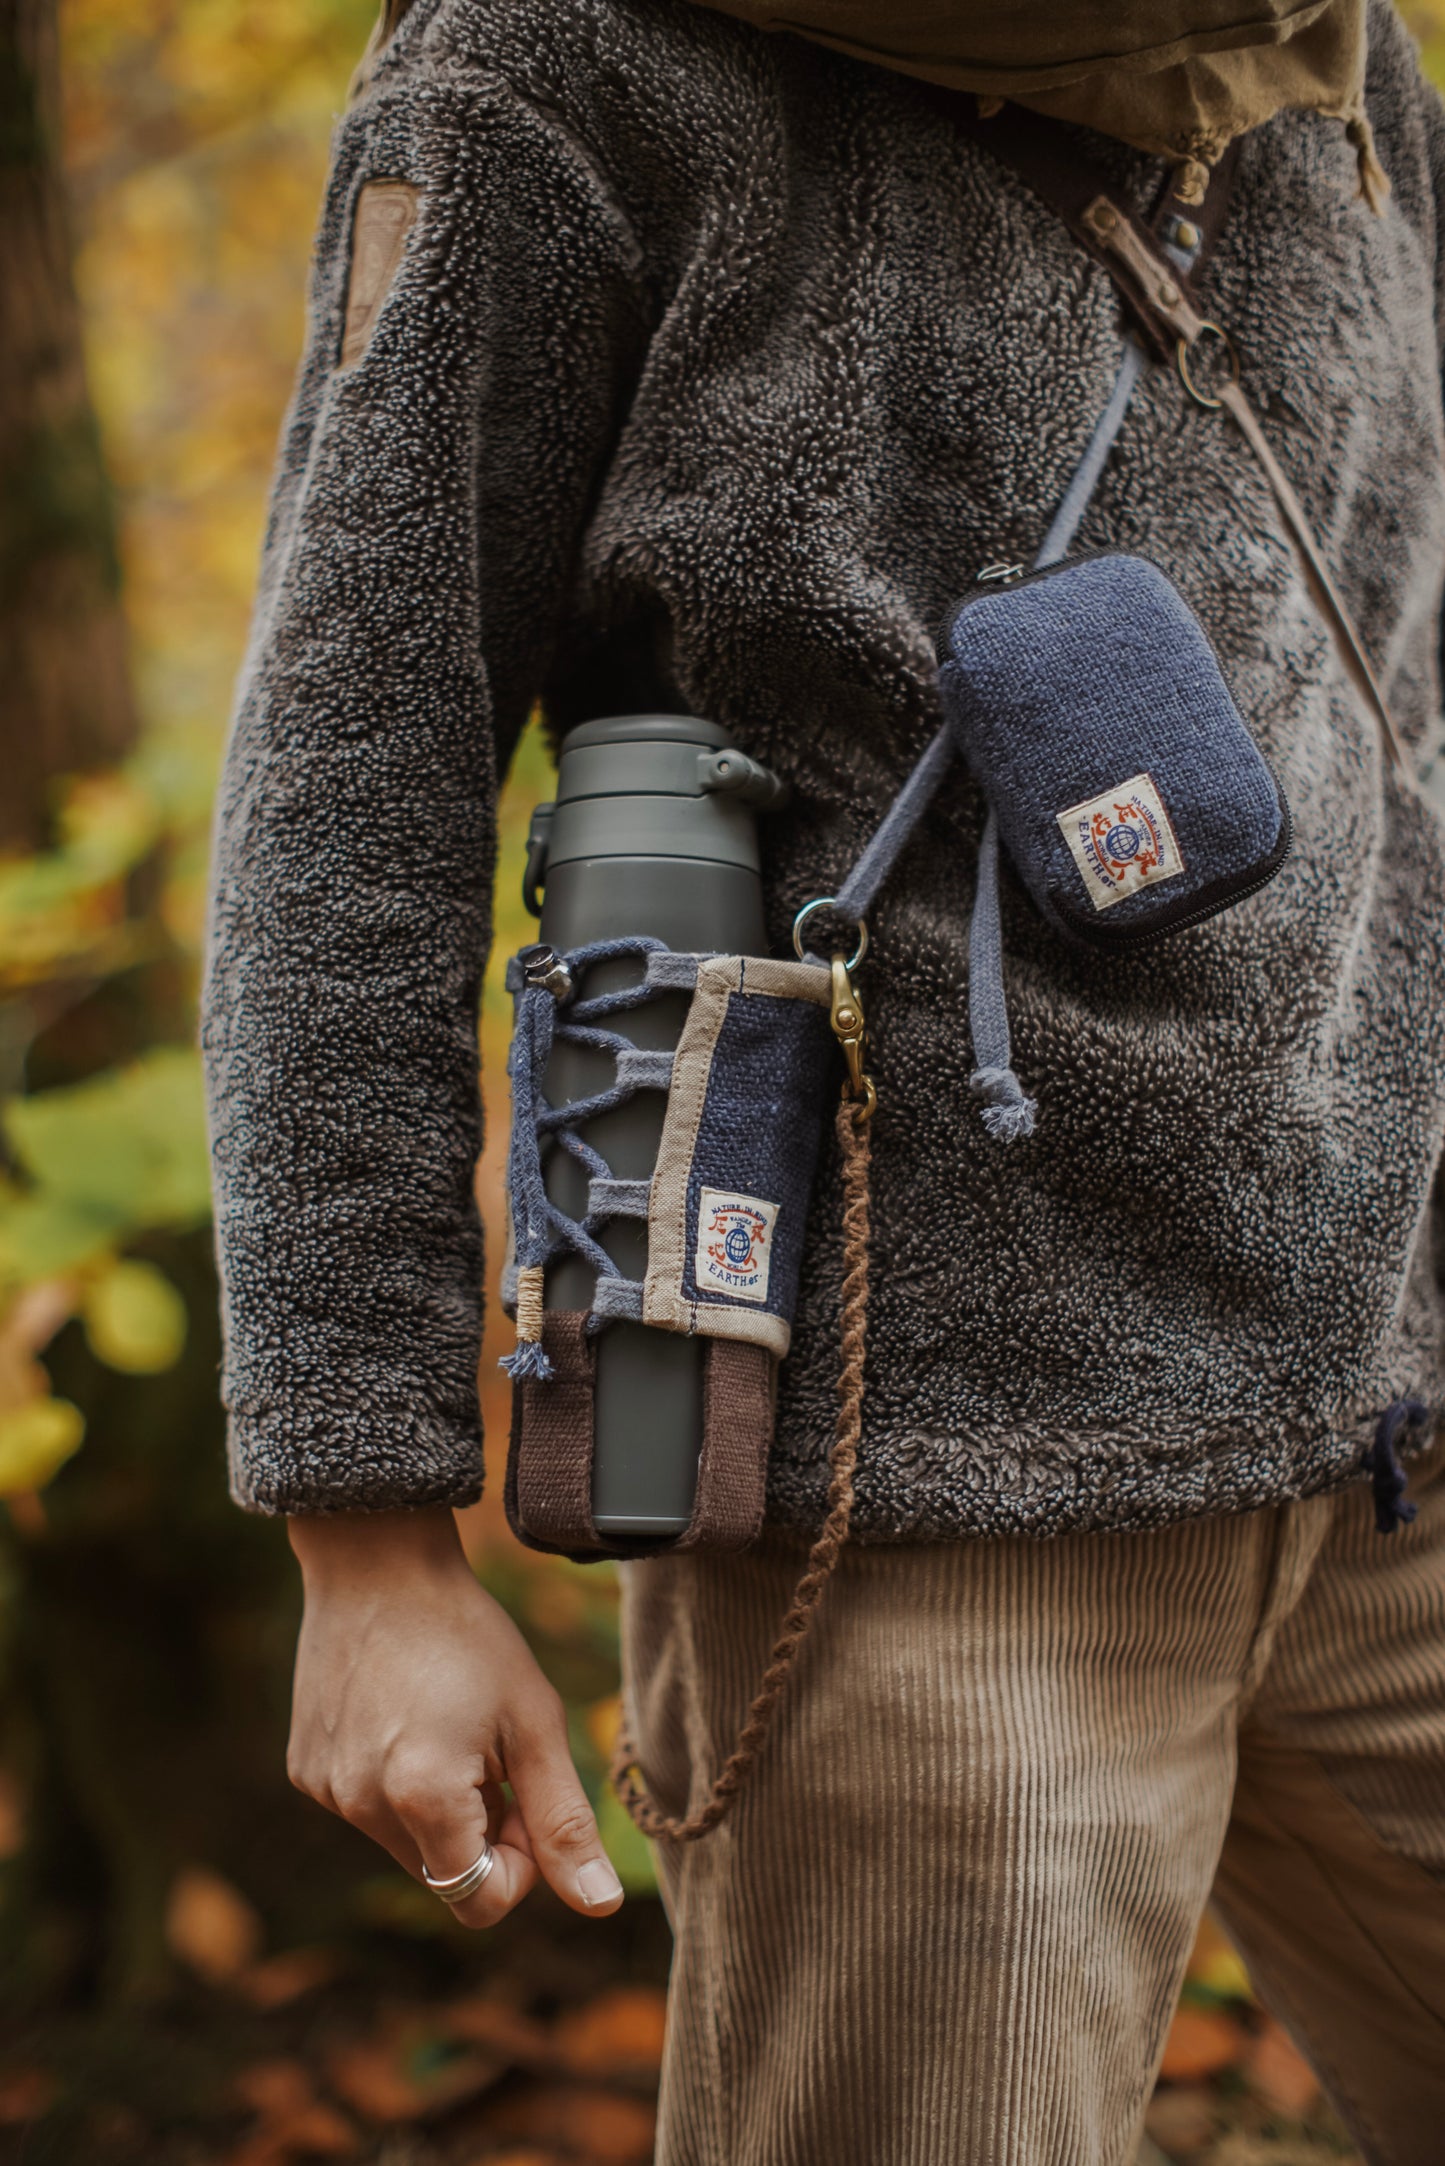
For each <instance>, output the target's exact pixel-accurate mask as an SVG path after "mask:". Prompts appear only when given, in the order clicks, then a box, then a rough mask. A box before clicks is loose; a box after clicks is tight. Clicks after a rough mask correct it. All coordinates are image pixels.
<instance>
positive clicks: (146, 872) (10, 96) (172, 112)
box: [0, 0, 1445, 2166]
mask: <svg viewBox="0 0 1445 2166" xmlns="http://www.w3.org/2000/svg"><path fill="white" fill-rule="evenodd" d="M374 6H375V0H67V4H66V5H65V6H64V8H63V9H62V10H61V12H60V15H59V37H58V40H57V37H56V26H57V17H56V9H55V6H54V5H53V0H0V134H3V140H4V143H5V146H6V156H5V159H4V160H3V161H0V204H3V208H4V225H3V231H4V235H5V239H4V243H3V245H4V246H5V248H6V249H7V251H8V254H7V258H6V278H5V281H4V289H3V294H0V580H3V587H0V751H3V758H4V763H5V770H4V771H5V774H6V797H5V807H6V809H5V821H4V825H3V827H0V1496H3V1497H4V1499H5V1500H6V1507H5V1510H4V1511H3V1513H0V1520H3V1524H0V2007H3V2009H4V2012H5V2022H6V2029H5V2036H4V2040H3V2047H0V2146H3V2144H4V2141H5V2134H4V2132H5V2131H6V2130H9V2131H11V2132H13V2133H14V2134H15V2136H16V2138H17V2141H18V2140H19V2139H20V2136H21V2132H23V2135H24V2142H25V2158H26V2160H27V2162H28V2166H45V2162H48V2161H55V2162H62V2161H65V2162H69V2161H72V2160H77V2159H82V2158H83V2159H85V2160H87V2161H91V2160H96V2161H111V2160H114V2161H116V2162H118V2166H123V2162H126V2161H131V2160H134V2161H137V2162H141V2161H144V2162H146V2166H169V2162H171V2161H175V2162H177V2166H180V2162H182V2161H186V2162H190V2161H197V2160H203V2159H204V2160H207V2161H209V2160H218V2161H219V2160H224V2161H228V2162H229V2166H284V2162H286V2161H291V2160H303V2159H316V2158H331V2157H334V2158H376V2159H382V2158H383V2157H384V2158H385V2159H386V2160H388V2161H390V2162H391V2166H403V2162H411V2166H431V2162H437V2166H443V2162H453V2161H454V2162H455V2166H471V2162H474V2161H475V2162H480V2161H481V2160H483V2159H491V2160H494V2161H509V2162H510V2166H544V2162H546V2161H550V2160H563V2159H570V2160H578V2161H599V2162H607V2161H616V2162H619V2166H623V2162H627V2161H633V2160H637V2161H641V2160H645V2159H646V2158H648V2157H649V2156H650V2155H651V2144H652V2137H651V2131H652V2099H653V2095H654V2092H655V2085H656V2071H657V2066H658V2059H659V2054H660V2050H661V2026H662V1995H661V1987H662V1982H663V1980H664V1977H665V1972H666V1963H667V1935H666V1928H665V1925H664V1922H663V1920H662V1918H661V1915H660V1910H659V1908H658V1905H657V1903H656V1900H655V1897H653V1896H652V1894H651V1892H650V1891H651V1890H652V1888H653V1877H652V1868H651V1861H650V1857H649V1855H648V1852H647V1848H646V1846H645V1845H644V1844H643V1843H642V1841H641V1839H640V1838H639V1837H638V1836H637V1835H636V1834H635V1832H634V1831H633V1829H632V1826H631V1823H630V1822H629V1821H627V1819H626V1818H625V1816H624V1815H623V1814H622V1813H621V1811H620V1809H619V1808H618V1807H617V1806H616V1805H615V1803H613V1802H612V1800H611V1799H610V1796H609V1795H606V1794H604V1793H605V1786H604V1784H603V1781H602V1769H603V1766H604V1763H605V1756H606V1752H607V1748H608V1744H609V1741H610V1737H611V1732H612V1728H613V1725H614V1724H615V1720H616V1698H615V1691H616V1623H615V1588H614V1586H613V1583H612V1579H611V1575H610V1574H609V1573H608V1572H606V1571H605V1570H598V1569H593V1570H588V1571H583V1570H580V1569H578V1568H575V1567H572V1566H569V1565H566V1564H564V1563H559V1562H555V1561H552V1560H547V1559H539V1558H537V1557H534V1556H532V1555H530V1554H529V1553H526V1552H524V1551H522V1550H520V1549H519V1548H518V1547H517V1546H516V1545H515V1544H514V1543H513V1542H512V1541H511V1539H510V1537H509V1536H508V1535H507V1532H506V1529H505V1526H504V1525H503V1523H502V1521H501V1517H500V1512H499V1509H498V1506H497V1504H496V1503H495V1501H490V1500H489V1501H488V1502H487V1503H486V1504H484V1505H483V1506H481V1507H479V1508H478V1509H477V1510H476V1511H475V1512H473V1513H471V1514H468V1515H467V1528H466V1531H467V1538H468V1543H469V1549H470V1552H471V1554H472V1555H473V1558H474V1561H475V1562H476V1565H477V1568H478V1570H479V1571H480V1572H481V1573H482V1575H483V1576H484V1578H485V1579H486V1581H487V1583H488V1584H489V1585H490V1586H491V1587H492V1588H493V1589H494V1591H496V1592H497V1593H498V1595H499V1596H501V1597H502V1598H503V1599H504V1600H505V1601H507V1602H508V1603H509V1605H510V1606H511V1607H512V1608H513V1610H514V1612H515V1613H516V1614H517V1615H518V1616H519V1617H520V1618H521V1620H522V1621H523V1623H524V1624H525V1626H526V1627H527V1629H528V1631H529V1633H530V1634H531V1635H532V1637H533V1639H534V1641H535V1642H536V1644H537V1646H538V1649H539V1652H540V1653H541V1655H542V1658H543V1660H544V1662H545V1664H546V1665H547V1667H548V1669H549V1671H550V1673H551V1674H552V1676H553V1677H554V1678H555V1679H556V1681H557V1683H558V1684H559V1686H560V1687H561V1689H562V1691H563V1692H564V1694H565V1696H566V1699H567V1702H568V1706H569V1709H570V1710H571V1718H572V1735H573V1743H574V1747H575V1749H576V1752H577V1756H578V1760H579V1764H580V1765H581V1767H582V1768H583V1771H584V1775H585V1778H586V1780H587V1782H588V1784H589V1788H590V1789H591V1792H592V1794H593V1796H594V1797H595V1798H596V1799H597V1800H598V1804H599V1810H600V1813H601V1816H602V1823H603V1828H604V1835H605V1837H606V1840H607V1841H608V1844H609V1847H610V1848H611V1850H612V1852H613V1855H614V1857H615V1859H616V1861H617V1863H618V1865H619V1867H620V1869H621V1870H622V1872H623V1876H624V1879H625V1880H626V1881H627V1883H628V1885H629V1887H630V1889H631V1890H632V1891H633V1892H634V1896H635V1898H637V1899H635V1900H634V1901H632V1902H630V1903H629V1904H628V1905H626V1906H624V1910H623V1913H622V1914H621V1915H620V1917H619V1918H618V1919H617V1920H615V1921H611V1922H610V1923H608V1924H607V1925H605V1926H600V1927H599V1926H597V1925H595V1924H594V1925H589V1924H587V1923H585V1922H581V1921H578V1920H576V1919H574V1918H573V1917H572V1916H571V1915H570V1914H569V1913H565V1912H563V1911H562V1909H561V1907H560V1906H559V1905H556V1904H554V1903H551V1901H550V1899H549V1898H547V1897H545V1896H539V1897H538V1898H535V1899H533V1901H531V1902H530V1903H529V1904H528V1905H526V1906H524V1908H523V1912H521V1913H519V1914H518V1915H517V1917H516V1918H514V1919H513V1920H509V1921H508V1922H507V1924H506V1925H505V1926H504V1927H502V1928H500V1929H498V1930H497V1931H496V1932H495V1933H492V1934H489V1935H487V1936H484V1937H483V1938H482V1939H481V1940H480V1941H479V1940H477V1939H474V1938H471V1937H469V1936H467V1935H464V1934H463V1933H461V1932H460V1930H459V1929H457V1928H456V1927H454V1926H453V1925H452V1924H451V1923H450V1922H449V1920H448V1919H447V1917H446V1915H445V1913H444V1912H443V1911H442V1910H441V1908H440V1906H438V1905H437V1904H435V1902H434V1901H433V1900H432V1899H430V1898H429V1897H427V1896H426V1895H425V1894H423V1893H421V1892H419V1891H418V1890H417V1889H416V1888H415V1887H414V1886H413V1884H412V1883H411V1882H410V1881H409V1880H407V1879H406V1878H405V1877H404V1876H403V1875H401V1874H400V1873H398V1872H397V1871H395V1870H393V1869H391V1868H390V1867H389V1866H388V1864H387V1861H386V1860H385V1859H384V1858H383V1857H382V1856H381V1855H380V1854H379V1853H377V1852H375V1851H373V1850H372V1849H371V1848H370V1846H369V1845H367V1844H366V1843H364V1842H363V1841H362V1840H361V1839H360V1838H359V1837H355V1836H353V1835H351V1834H350V1833H349V1832H348V1831H347V1830H345V1829H343V1828H341V1827H340V1826H339V1825H337V1824H335V1823H333V1822H331V1821H329V1820H327V1819H326V1818H325V1817H324V1816H323V1815H321V1814H320V1813H318V1812H317V1811H316V1810H315V1808H314V1807H312V1806H309V1805H304V1804H303V1803H302V1802H301V1801H300V1800H298V1799H297V1798H295V1797H294V1796H293V1795H292V1794H291V1793H290V1791H289V1790H288V1789H287V1786H286V1784H285V1779H284V1774H283V1741H284V1733H285V1720H286V1703H287V1682H288V1678H287V1671H288V1659H289V1648H290V1643H291V1640H292V1636H293V1633H294V1625H295V1600H296V1593H295V1586H294V1579H293V1575H292V1572H291V1570H290V1563H289V1554H288V1552H287V1550H286V1546H285V1542H284V1536H283V1534H282V1533H281V1531H280V1530H279V1529H278V1528H277V1527H276V1526H274V1525H272V1524H269V1523H264V1522H257V1521H254V1520H246V1519H243V1518H242V1517H241V1516H240V1515H239V1514H237V1513H236V1512H234V1510H233V1509H232V1508H231V1506H230V1505H229V1503H228V1501H227V1499H226V1496H225V1483H224V1468H223V1459H222V1424H221V1418H220V1412H219V1408H218V1404H217V1398H216V1369H217V1362H218V1358H219V1346H218V1334H217V1324H216V1315H215V1284H214V1276H213V1270H212V1264H211V1257H210V1238H209V1226H208V1219H207V1188H206V1160H205V1140H204V1128H203V1121H202V1113H201V1100H200V1089H199V1078H198V1073H197V1064H196V1057H195V1053H194V1049H193V1031H194V1009H195V994H196V982H197V968H198V951H199V942H200V933H201V914H202V898H203V887H204V864H205V852H206V836H207V824H208V818H209V808H210V800H211V794H212V790H213V786H214V778H215V773H216V768H217V763H218V759H219V754H220V747H221V741H222V732H223V727H224V720H225V715H226V712H227V708H228V704H229V700H230V693H231V685H232V680H233V677H234V674H235V670H236V666H237V663H238V660H239V656H240V652H241V648H242V643H243V639H244V635H245V627H246V618H247V611H248V607H249V601H250V591H251V586H252V581H253V578H254V572H255V564H256V557H257V552H258V547H259V541H260V533H261V526H262V521H263V517H264V508H265V491H266V483H267V478H268V472H269V467H270V461H271V456H272V451H273V447H274V443H275V438H276V432H277V427H278V423H279V419H280V415H281V412H282V409H283V407H284V405H285V401H286V398H287V395H288V392H289V388H290V382H291V375H292V370H293V368H294V364H295V357H296V353H297V350H298V346H299V341H300V335H301V324H302V312H303V301H304V290H305V278H306V268H307V252H308V244H309V236H310V231H311V227H312V223H313V219H314V215H315V207H316V203H317V199H318V196H319V193H320V188H321V183H322V176H323V172H324V167H325V159H326V146H327V137H328V131H329V128H330V124H331V122H332V119H333V117H334V115H335V113H336V112H337V110H338V108H339V107H340V105H341V103H342V102H343V100H344V97H345V91H346V84H347V81H348V78H349V75H350V72H351V69H352V67H353V65H354V63H355V61H356V58H357V56H358V55H359V53H360V51H361V48H362V46H363V44H364V42H365V39H366V36H367V34H368V31H369V29H370V24H371V17H372V14H373V12H374ZM1407 12H1408V13H1409V14H1410V16H1411V19H1412V21H1413V22H1414V24H1415V27H1416V28H1417V30H1418V31H1419V32H1420V34H1421V36H1422V38H1423V40H1424V42H1425V47H1426V53H1427V59H1428V61H1429V63H1430V64H1431V65H1432V66H1433V67H1434V68H1435V70H1436V72H1437V74H1438V75H1440V76H1441V77H1442V78H1445V0H1433V4H1432V5H1429V6H1424V5H1418V6H1415V7H1413V8H1411V9H1410V10H1408V11H1407ZM61 63H63V65H62V64H61ZM62 82H63V126H62V125H61V121H62V107H61V100H60V84H61V83H62ZM122 574H123V578H122ZM122 601H123V613H122V606H121V605H122ZM547 779H548V777H547V764H546V759H545V754H544V751H543V749H542V745H541V740H540V737H539V735H538V734H537V733H536V732H533V733H531V734H530V735H529V737H528V739H527V740H526V742H525V744H524V746H523V749H522V752H521V754H520V756H519V759H518V762H517V765H516V768H515V770H514V773H513V775H512V777H511V780H510V782H509V785H508V791H507V796H506V801H505V806H504V820H503V828H504V841H503V854H502V870H501V878H500V883H499V925H498V938H497V953H498V955H499V956H505V954H506V953H507V952H508V951H509V950H510V949H511V948H513V947H515V946H516V945H517V944H518V942H519V940H520V939H521V938H522V937H524V935H525V928H526V925H527V923H528V922H529V921H527V920H526V919H525V918H524V915H523V913H522V910H521V905H520V900H519V896H518V874H519V871H520V864H521V849H522V839H523V833H524V828H525V821H526V815H527V812H528V810H529V808H530V806H531V804H532V802H533V801H534V800H535V799H536V797H538V796H540V795H545V794H546V791H547ZM506 1027H507V1016H506V1008H505V1003H504V1001H503V997H502V993H501V985H500V974H499V970H498V969H497V968H494V969H493V971H492V973H491V974H490V976H489V979H488V984H487V989H486V997H485V1007H484V1014H483V1021H482V1036H483V1055H484V1059H483V1072H484V1078H485V1085H486V1094H487V1110H488V1132H489V1137H490V1141H489V1144H488V1151H487V1157H486V1160H485V1162H484V1164H483V1166H482V1168H481V1170H480V1174H479V1180H480V1193H481V1197H482V1202H483V1208H484V1211H485V1213H486V1215H487V1218H488V1220H489V1224H490V1229H491V1240H490V1243H489V1248H490V1255H491V1258H492V1267H493V1269H494V1270H495V1269H496V1267H497V1263H498V1260H499V1258H500V1254H501V1240H500V1229H499V1226H498V1214H497V1201H498V1193H499V1185H500V1184H499V1179H498V1172H499V1166H500V1152H501V1139H502V1136H503V1134H504V1128H505V1104H504V1093H505V1085H504V1081H503V1055H504V1046H505V1035H506ZM491 1316H492V1325H491V1326H490V1327H489V1337H488V1344H487V1346H486V1348H485V1349H484V1353H483V1360H482V1370H481V1375H482V1386H483V1396H484V1401H485V1405H486V1413H487V1418H488V1428H489V1433H490V1435H491V1436H492V1437H493V1438H494V1439H495V1438H498V1437H499V1436H501V1435H502V1434H504V1432H505V1419H506V1416H505V1404H504V1400H503V1396H502V1392H501V1390H500V1379H499V1378H498V1376H497V1371H496V1366H495V1363H496V1355H497V1353H498V1352H499V1351H500V1350H501V1343H502V1336H501V1334H499V1333H497V1332H496V1308H495V1303H493V1304H492V1306H491ZM497 1457H498V1453H497V1449H496V1446H495V1445H494V1447H493V1459H494V1468H495V1462H496V1459H497ZM1149 2131H1150V2133H1149V2137H1148V2138H1147V2139H1146V2150H1147V2145H1148V2144H1153V2145H1154V2146H1155V2147H1156V2148H1155V2149H1154V2150H1153V2151H1152V2152H1148V2153H1147V2155H1149V2156H1151V2157H1153V2158H1155V2159H1156V2160H1157V2159H1158V2158H1159V2157H1165V2158H1168V2159H1173V2160H1176V2161H1186V2160H1188V2161H1196V2162H1199V2166H1203V2162H1205V2161H1209V2162H1210V2166H1264V2162H1266V2161H1274V2162H1276V2166H1284V2162H1287V2161H1289V2160H1299V2161H1303V2160H1306V2159H1312V2160H1318V2159H1323V2158H1328V2157H1336V2158H1338V2157H1344V2156H1346V2155H1347V2150H1346V2147H1345V2145H1344V2144H1343V2141H1342V2140H1341V2139H1340V2138H1339V2137H1338V2135H1337V2133H1336V2132H1333V2131H1332V2124H1331V2123H1330V2121H1329V2118H1328V2116H1327V2115H1325V2114H1323V2112H1322V2110H1321V2109H1320V2106H1319V2100H1318V2093H1317V2089H1316V2086H1315V2084H1314V2081H1313V2079H1312V2077H1311V2076H1310V2074H1309V2072H1308V2070H1306V2069H1305V2068H1304V2066H1303V2064H1302V2063H1301V2062H1300V2061H1299V2059H1298V2056H1297V2055H1296V2054H1295V2053H1294V2050H1293V2048H1292V2047H1291V2046H1290V2044H1289V2042H1288V2040H1287V2039H1286V2038H1285V2036H1284V2034H1283V2033H1282V2032H1281V2031H1280V2030H1279V2028H1278V2026H1277V2025H1275V2024H1274V2023H1273V2022H1271V2021H1270V2020H1269V2019H1267V2018H1266V2017H1265V2016H1264V2015H1263V2013H1262V2012H1261V2011H1260V2010H1259V2009H1258V2008H1257V2007H1256V2006H1255V2004H1254V2002H1253V2001H1252V1999H1251V1996H1250V1993H1249V1987H1248V1981H1247V1979H1246V1978H1245V1976H1244V1974H1243V1972H1242V1970H1241V1969H1240V1966H1239V1964H1238V1960H1237V1958H1236V1957H1234V1955H1233V1954H1232V1952H1231V1951H1230V1950H1229V1949H1228V1948H1227V1947H1226V1946H1225V1945H1224V1944H1223V1942H1222V1941H1221V1940H1220V1939H1219V1937H1218V1935H1217V1934H1216V1933H1215V1932H1214V1931H1213V1929H1212V1928H1211V1927H1209V1926H1207V1925H1206V1928H1205V1929H1204V1931H1203V1933H1202V1934H1201V1939H1200V1944H1199V1947H1198V1949H1197V1950H1196V1955H1195V1960H1194V1962H1193V1964H1192V1965H1191V1969H1190V1976H1189V1980H1188V1982H1187V1984H1186V1986H1185V1991H1184V1997H1183V2000H1182V2002H1181V2006H1180V2010H1179V2014H1178V2017H1177V2019H1176V2022H1175V2025H1174V2029H1173V2032H1172V2034H1171V2038H1170V2042H1169V2048H1168V2052H1167V2055H1166V2058H1165V2063H1164V2074H1163V2082H1162V2084H1161V2088H1160V2090H1159V2092H1158V2094H1157V2096H1156V2098H1155V2101H1154V2104H1153V2106H1152V2108H1151V2111H1150V2118H1149ZM402 2132H406V2133H405V2134H404V2137H403V2134H402ZM398 2146H400V2147H398Z"/></svg>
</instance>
